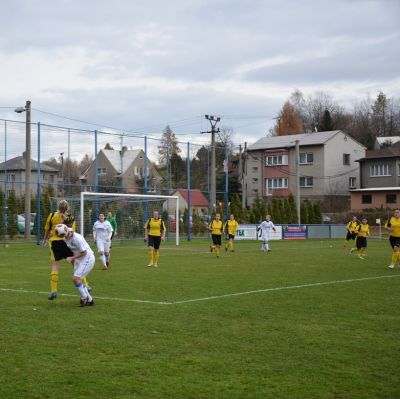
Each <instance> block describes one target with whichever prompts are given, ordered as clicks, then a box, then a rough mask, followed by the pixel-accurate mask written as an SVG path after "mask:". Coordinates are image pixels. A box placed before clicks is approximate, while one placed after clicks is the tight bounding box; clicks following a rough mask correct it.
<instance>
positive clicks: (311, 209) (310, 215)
mask: <svg viewBox="0 0 400 399" xmlns="http://www.w3.org/2000/svg"><path fill="white" fill-rule="evenodd" d="M307 215H308V221H307V223H309V224H314V223H315V217H314V206H313V203H312V202H311V201H308V202H307Z"/></svg>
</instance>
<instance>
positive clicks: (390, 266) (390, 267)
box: [49, 264, 394, 299]
mask: <svg viewBox="0 0 400 399" xmlns="http://www.w3.org/2000/svg"><path fill="white" fill-rule="evenodd" d="M388 268H389V269H394V265H393V264H391V265H389V266H388ZM49 299H50V298H49Z"/></svg>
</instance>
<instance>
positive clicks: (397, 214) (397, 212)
mask: <svg viewBox="0 0 400 399" xmlns="http://www.w3.org/2000/svg"><path fill="white" fill-rule="evenodd" d="M394 217H396V218H400V209H395V210H394Z"/></svg>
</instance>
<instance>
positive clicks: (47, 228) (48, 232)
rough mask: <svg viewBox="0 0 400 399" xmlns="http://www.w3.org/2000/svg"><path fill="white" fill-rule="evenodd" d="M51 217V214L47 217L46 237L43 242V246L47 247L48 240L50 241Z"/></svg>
mask: <svg viewBox="0 0 400 399" xmlns="http://www.w3.org/2000/svg"><path fill="white" fill-rule="evenodd" d="M51 216H52V214H50V215H49V216H47V220H46V225H45V227H44V237H43V241H42V245H43V246H44V245H46V243H47V240H48V239H49V236H50V231H51V229H50V220H51Z"/></svg>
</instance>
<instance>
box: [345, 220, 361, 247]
mask: <svg viewBox="0 0 400 399" xmlns="http://www.w3.org/2000/svg"><path fill="white" fill-rule="evenodd" d="M358 226H359V223H358V220H357V218H356V217H355V216H353V217H352V219H351V220H350V222H349V223H347V226H346V230H347V234H346V238H345V240H344V243H343V248H344V249H345V250H347V248H348V245H349V241H350V240H355V238H356V237H357V229H358Z"/></svg>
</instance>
